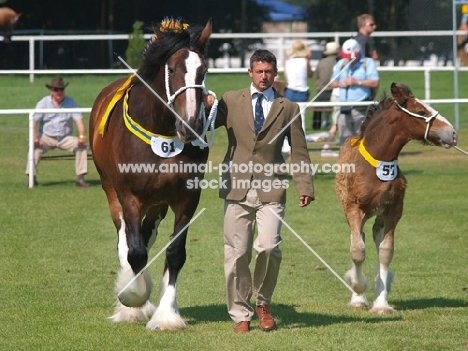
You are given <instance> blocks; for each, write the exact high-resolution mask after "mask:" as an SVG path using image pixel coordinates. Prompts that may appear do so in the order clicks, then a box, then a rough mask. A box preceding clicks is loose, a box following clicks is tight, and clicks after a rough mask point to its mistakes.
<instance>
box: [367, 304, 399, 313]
mask: <svg viewBox="0 0 468 351" xmlns="http://www.w3.org/2000/svg"><path fill="white" fill-rule="evenodd" d="M370 311H371V312H372V313H375V314H379V315H384V314H392V313H394V312H395V310H394V309H393V308H392V307H390V306H373V307H372V308H371V310H370Z"/></svg>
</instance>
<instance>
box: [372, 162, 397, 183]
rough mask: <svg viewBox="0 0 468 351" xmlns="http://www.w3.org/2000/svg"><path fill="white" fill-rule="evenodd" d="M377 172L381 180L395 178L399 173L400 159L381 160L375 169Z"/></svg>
mask: <svg viewBox="0 0 468 351" xmlns="http://www.w3.org/2000/svg"><path fill="white" fill-rule="evenodd" d="M375 174H377V177H379V179H380V180H383V181H389V180H393V179H395V178H396V177H397V175H398V160H394V161H392V162H385V161H379V162H378V163H377V167H376V169H375Z"/></svg>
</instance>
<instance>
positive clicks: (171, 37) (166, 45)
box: [142, 17, 205, 64]
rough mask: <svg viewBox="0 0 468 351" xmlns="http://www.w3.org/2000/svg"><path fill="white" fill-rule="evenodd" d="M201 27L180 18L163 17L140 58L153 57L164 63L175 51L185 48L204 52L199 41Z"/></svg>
mask: <svg viewBox="0 0 468 351" xmlns="http://www.w3.org/2000/svg"><path fill="white" fill-rule="evenodd" d="M202 29H203V28H202V27H199V26H191V25H190V24H188V23H187V22H185V21H184V20H183V19H182V18H177V19H175V18H173V17H165V18H164V19H163V20H162V21H161V24H160V26H159V28H156V29H155V30H154V34H153V36H152V37H151V38H150V39H149V40H148V43H147V45H146V47H145V49H144V50H143V53H142V58H143V60H145V59H146V58H147V57H155V58H157V61H158V63H159V64H164V63H165V62H166V61H167V60H168V59H169V57H171V56H172V55H173V54H174V53H175V52H176V51H178V50H180V49H182V48H187V49H191V50H196V51H198V52H200V53H201V54H205V47H204V46H203V45H202V44H201V43H200V42H199V40H198V39H199V37H200V34H201V31H202Z"/></svg>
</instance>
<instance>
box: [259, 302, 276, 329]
mask: <svg viewBox="0 0 468 351" xmlns="http://www.w3.org/2000/svg"><path fill="white" fill-rule="evenodd" d="M256 311H257V316H258V321H259V322H260V329H261V330H263V331H270V330H273V329H275V327H276V322H275V319H274V318H273V316H272V315H271V312H270V309H269V308H268V305H265V304H263V305H260V306H257V307H256Z"/></svg>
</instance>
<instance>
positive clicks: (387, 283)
mask: <svg viewBox="0 0 468 351" xmlns="http://www.w3.org/2000/svg"><path fill="white" fill-rule="evenodd" d="M384 232H385V230H384V227H383V226H382V227H381V228H377V226H376V225H374V242H375V245H376V248H377V255H378V262H377V274H376V276H375V279H374V295H375V298H374V303H373V304H372V308H371V312H374V313H377V314H389V313H393V312H394V311H395V310H394V309H393V308H392V307H390V305H389V304H388V294H389V292H390V288H391V284H392V281H393V274H392V272H390V271H389V267H390V263H391V262H392V258H393V230H391V231H390V233H387V235H385V236H384Z"/></svg>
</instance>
